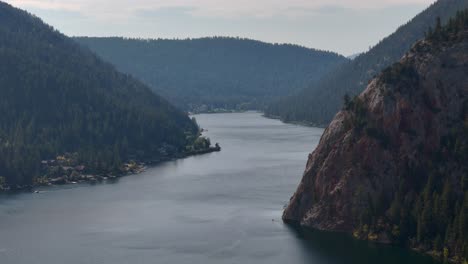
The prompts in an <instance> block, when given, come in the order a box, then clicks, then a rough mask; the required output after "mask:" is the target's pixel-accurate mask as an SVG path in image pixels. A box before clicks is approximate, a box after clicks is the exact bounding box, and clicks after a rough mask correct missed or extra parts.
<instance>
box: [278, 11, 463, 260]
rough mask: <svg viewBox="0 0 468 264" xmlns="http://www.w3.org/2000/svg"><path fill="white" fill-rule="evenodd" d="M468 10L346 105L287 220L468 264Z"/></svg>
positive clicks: (317, 153) (308, 168)
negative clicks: (394, 244)
mask: <svg viewBox="0 0 468 264" xmlns="http://www.w3.org/2000/svg"><path fill="white" fill-rule="evenodd" d="M467 51H468V9H467V10H465V11H463V12H459V13H458V14H457V16H456V18H454V19H450V21H449V22H448V23H447V26H445V27H442V26H441V22H440V20H438V22H437V23H436V26H435V28H434V29H433V30H432V31H431V32H429V33H428V35H427V38H425V39H424V40H421V41H418V42H417V43H416V44H415V45H414V46H413V47H412V49H411V50H410V51H409V52H408V53H407V54H406V55H405V56H404V57H403V59H401V60H400V61H399V62H397V63H395V64H393V65H392V66H391V67H389V68H386V69H385V70H384V71H383V72H382V73H380V74H379V75H378V77H377V78H375V79H373V80H372V81H371V82H370V84H369V85H368V86H367V88H366V89H365V91H364V92H362V93H361V94H360V95H359V96H356V97H355V98H354V99H352V100H351V99H348V100H345V104H344V106H343V108H342V110H341V111H340V112H339V113H338V114H337V115H336V116H335V118H334V119H333V121H332V122H331V123H330V125H329V126H328V128H327V129H326V130H325V133H324V134H323V136H322V138H321V140H320V144H319V145H318V147H317V148H316V149H315V150H314V152H313V153H312V154H311V155H310V156H309V160H308V162H307V166H306V171H305V173H304V176H303V179H302V182H301V184H300V185H299V187H298V190H297V191H296V193H295V194H294V196H293V198H292V199H291V202H290V204H289V206H288V208H287V209H286V210H285V213H284V215H283V218H284V220H285V221H291V222H298V223H300V224H301V225H304V226H308V227H313V228H318V229H323V230H334V231H345V232H349V233H352V234H353V235H354V236H355V237H357V238H359V239H365V240H371V241H379V242H382V243H396V244H399V245H402V246H407V247H410V248H412V249H415V250H418V251H421V252H425V253H428V254H431V255H433V256H434V257H437V258H439V259H440V260H443V261H444V262H443V263H450V262H454V263H463V264H466V263H467V262H468V174H467V172H468V163H467V160H468V137H467V135H468V74H467V72H468V56H467V55H468V54H467Z"/></svg>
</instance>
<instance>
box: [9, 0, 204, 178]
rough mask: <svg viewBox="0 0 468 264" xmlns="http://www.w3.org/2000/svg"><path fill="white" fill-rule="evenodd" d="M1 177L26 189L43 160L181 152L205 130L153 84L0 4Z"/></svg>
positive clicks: (95, 161) (91, 160) (96, 161)
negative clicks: (199, 129) (151, 86)
mask: <svg viewBox="0 0 468 264" xmlns="http://www.w3.org/2000/svg"><path fill="white" fill-rule="evenodd" d="M0 94H1V96H0V113H1V114H0V177H4V178H6V181H7V183H8V184H9V185H16V184H18V185H24V184H31V183H33V182H34V180H35V178H36V177H37V176H40V175H39V173H40V164H41V160H43V159H51V158H55V157H56V156H57V155H61V154H63V153H67V152H73V153H78V156H79V159H80V161H81V162H83V164H85V165H86V166H87V167H89V168H93V169H96V170H110V169H111V168H115V167H117V166H119V165H120V164H121V162H122V161H125V160H127V159H129V158H136V159H143V158H148V157H157V156H159V155H161V151H162V149H164V152H167V151H166V150H167V149H170V150H171V151H173V152H177V151H180V150H181V149H183V148H184V147H185V146H186V145H187V144H188V142H187V137H188V136H190V135H195V134H196V133H197V126H196V124H195V123H194V122H192V121H191V120H190V119H189V118H188V117H187V116H186V115H185V114H184V113H182V112H181V111H179V110H177V109H176V108H175V107H173V106H172V105H170V104H169V103H168V102H166V101H165V100H164V99H162V98H160V97H158V96H157V95H155V94H154V93H153V92H152V91H151V90H149V89H148V88H147V87H146V86H145V85H143V84H141V83H140V82H139V81H137V80H135V79H134V78H132V77H130V76H129V75H125V74H121V73H119V72H117V71H116V70H115V69H114V67H113V66H111V65H110V64H107V63H105V62H103V61H101V60H100V59H99V58H98V57H97V56H95V55H94V54H93V53H91V52H90V51H88V50H87V49H84V48H83V47H81V46H80V45H79V44H77V43H75V42H74V41H73V40H71V39H69V38H67V37H66V36H64V35H62V34H60V33H59V32H57V31H55V30H54V29H53V28H52V27H50V26H48V25H46V24H44V23H43V22H42V21H41V20H40V19H38V18H37V17H34V16H33V15H31V14H29V13H27V12H25V11H22V10H19V9H16V8H13V7H12V6H10V5H8V4H6V3H3V2H0Z"/></svg>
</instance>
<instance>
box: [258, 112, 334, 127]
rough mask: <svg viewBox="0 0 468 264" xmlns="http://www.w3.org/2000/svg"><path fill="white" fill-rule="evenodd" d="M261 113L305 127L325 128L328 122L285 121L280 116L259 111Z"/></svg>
mask: <svg viewBox="0 0 468 264" xmlns="http://www.w3.org/2000/svg"><path fill="white" fill-rule="evenodd" d="M261 113H262V116H263V117H265V118H268V119H275V120H279V121H281V122H283V123H285V124H292V125H297V126H305V127H317V128H327V126H328V124H316V123H309V122H305V121H286V120H284V119H282V118H281V117H280V116H275V115H268V114H266V113H265V112H261Z"/></svg>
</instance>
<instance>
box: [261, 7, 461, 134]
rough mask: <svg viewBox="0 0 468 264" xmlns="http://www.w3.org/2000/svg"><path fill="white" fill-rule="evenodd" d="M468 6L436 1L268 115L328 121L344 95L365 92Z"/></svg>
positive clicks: (275, 105)
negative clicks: (436, 23)
mask: <svg viewBox="0 0 468 264" xmlns="http://www.w3.org/2000/svg"><path fill="white" fill-rule="evenodd" d="M465 8H468V0H439V1H437V2H435V3H434V4H432V5H431V6H430V7H428V8H427V9H426V10H425V11H423V12H422V13H420V14H419V15H417V16H416V17H415V18H413V19H412V20H411V21H409V22H408V23H407V24H405V25H403V26H401V27H400V28H399V29H398V30H396V32H395V33H393V34H391V35H390V36H388V37H387V38H385V39H383V40H382V41H380V42H379V43H378V44H377V45H375V46H374V47H372V48H371V49H370V50H369V51H368V52H366V53H363V54H361V55H359V56H358V57H357V58H355V59H354V60H352V61H349V62H345V63H343V64H341V65H340V66H338V67H337V68H336V69H335V70H333V71H331V72H330V73H329V74H327V75H325V76H324V77H323V78H322V79H321V80H320V81H319V82H317V83H311V84H309V85H308V87H307V88H306V89H304V90H302V91H300V92H299V93H297V94H295V95H292V96H290V97H286V98H281V99H280V100H278V101H277V102H276V103H273V104H271V105H269V106H268V107H267V110H266V114H267V115H269V116H273V117H278V118H281V119H282V120H283V121H286V122H302V123H309V124H316V125H326V124H328V123H329V122H330V120H331V119H332V118H333V116H334V115H335V114H336V112H338V111H339V110H340V107H341V104H342V101H341V98H343V96H344V95H345V94H349V95H351V96H354V95H357V94H359V93H361V92H362V91H363V90H364V88H365V87H366V86H367V84H368V83H369V80H370V79H372V78H373V77H375V76H376V75H377V74H378V73H379V72H381V71H382V70H383V69H385V68H386V67H388V66H390V65H392V64H393V63H395V62H397V61H398V60H399V59H400V58H401V57H402V56H403V55H404V54H405V53H406V52H407V51H408V50H409V49H410V48H411V45H413V44H414V43H415V42H416V41H417V40H419V39H422V38H423V37H424V34H425V32H427V31H428V28H429V26H430V25H432V24H433V21H434V20H435V19H436V18H437V17H440V18H441V23H442V24H444V23H447V22H448V20H449V18H450V17H453V16H455V14H456V12H457V11H460V10H463V9H465Z"/></svg>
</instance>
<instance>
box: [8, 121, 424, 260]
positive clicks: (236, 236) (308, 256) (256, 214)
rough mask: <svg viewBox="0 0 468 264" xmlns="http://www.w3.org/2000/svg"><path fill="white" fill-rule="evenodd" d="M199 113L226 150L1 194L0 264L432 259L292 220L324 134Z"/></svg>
mask: <svg viewBox="0 0 468 264" xmlns="http://www.w3.org/2000/svg"><path fill="white" fill-rule="evenodd" d="M197 120H198V122H199V123H200V124H201V125H202V127H204V128H206V129H208V132H207V133H206V135H207V136H209V137H211V139H212V142H219V143H220V144H221V146H222V151H221V152H219V153H211V154H207V155H202V156H196V157H190V158H187V159H183V160H177V161H172V162H166V163H163V164H160V165H159V166H156V167H154V168H150V169H148V170H147V171H146V172H144V173H142V174H140V175H134V176H129V177H124V178H121V179H120V180H118V181H115V182H113V183H111V182H107V183H105V184H97V185H93V186H90V185H72V186H64V187H52V188H46V189H43V190H42V191H43V192H41V193H39V194H24V193H23V194H16V195H12V196H6V197H5V196H3V197H0V260H1V261H0V263H2V264H22V263H49V264H63V263H70V264H75V263H76V264H78V263H112V264H128V263H171V264H172V263H177V264H184V263H190V264H192V263H268V264H271V263H290V264H295V263H332V264H333V263H337V264H338V263H360V264H361V263H384V264H386V263H389V264H390V263H420V264H425V263H431V260H430V258H426V257H422V256H419V255H417V254H414V253H412V252H408V251H407V250H403V249H399V248H393V247H386V246H380V245H373V244H367V243H366V242H362V241H356V240H353V239H351V238H350V237H349V236H346V235H342V234H330V233H322V232H305V231H301V230H299V229H297V228H293V227H289V226H286V225H284V224H283V223H282V222H281V213H282V210H283V205H284V204H285V203H287V201H288V200H289V198H290V196H291V195H292V193H293V192H294V191H295V188H296V187H297V184H298V182H299V180H300V177H301V175H302V172H303V169H304V166H305V162H306V159H307V155H308V153H309V152H310V151H311V150H312V149H313V148H314V147H315V146H316V144H317V143H318V141H319V139H320V136H321V134H322V132H323V130H322V129H318V128H307V127H300V126H294V125H287V124H283V123H281V122H279V121H277V120H270V119H266V118H263V117H261V115H260V114H258V113H242V114H212V115H199V116H197Z"/></svg>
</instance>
